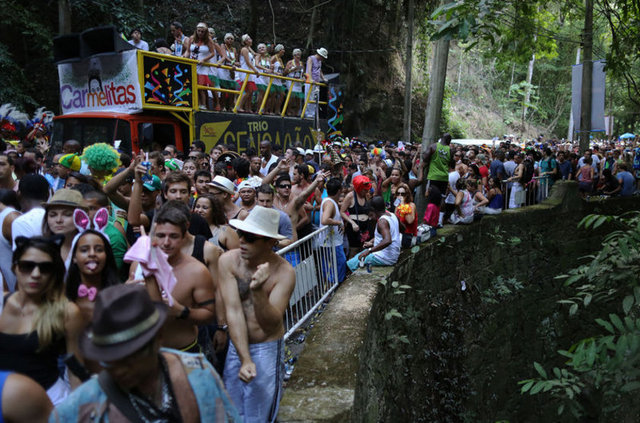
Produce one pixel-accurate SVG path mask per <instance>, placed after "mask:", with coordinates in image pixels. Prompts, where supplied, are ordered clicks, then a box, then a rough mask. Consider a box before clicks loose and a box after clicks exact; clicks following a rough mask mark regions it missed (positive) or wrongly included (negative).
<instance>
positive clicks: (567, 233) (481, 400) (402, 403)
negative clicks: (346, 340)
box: [353, 183, 639, 422]
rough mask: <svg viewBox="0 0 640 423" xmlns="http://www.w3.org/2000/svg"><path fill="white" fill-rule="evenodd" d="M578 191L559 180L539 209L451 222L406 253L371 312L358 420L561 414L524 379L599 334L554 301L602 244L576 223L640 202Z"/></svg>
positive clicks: (514, 418)
mask: <svg viewBox="0 0 640 423" xmlns="http://www.w3.org/2000/svg"><path fill="white" fill-rule="evenodd" d="M577 198H578V197H577V187H576V184H575V183H562V184H559V185H558V186H557V188H556V189H554V192H553V197H552V198H551V199H550V200H549V201H548V202H546V203H545V204H543V205H537V206H533V207H528V208H524V209H519V210H514V211H509V212H505V213H503V214H502V215H498V216H491V217H485V218H483V219H482V220H481V221H480V222H478V223H475V224H473V225H469V226H457V227H451V228H446V229H445V230H443V231H442V232H440V233H439V234H438V237H437V239H435V240H433V241H430V242H429V243H428V244H426V245H424V246H423V247H422V248H421V250H420V251H419V252H416V253H415V254H405V255H403V257H402V258H401V261H400V262H399V263H398V265H396V267H395V269H394V271H393V272H392V273H391V274H390V276H389V279H388V283H387V284H386V286H385V287H384V288H382V289H381V290H380V292H379V293H378V296H377V297H376V299H375V301H374V303H373V306H372V309H371V313H370V315H369V322H368V326H367V333H366V336H365V344H364V346H363V348H362V352H361V355H360V369H359V373H358V384H357V387H356V395H355V403H354V410H353V421H368V422H375V421H426V422H436V421H438V422H460V421H468V422H496V421H501V420H506V421H510V422H540V421H557V420H558V416H557V415H556V414H555V409H556V407H553V404H549V403H548V397H544V396H541V395H540V396H529V395H520V394H519V386H518V384H517V382H518V381H519V380H522V379H526V378H530V377H533V376H535V371H534V370H533V366H532V364H533V362H534V361H538V362H542V363H545V366H547V367H548V366H550V365H560V364H561V360H560V357H559V356H558V354H557V353H556V351H557V350H558V349H566V348H568V347H569V346H570V345H571V344H572V340H577V339H580V335H581V334H587V333H593V329H594V328H593V326H592V325H590V324H587V325H586V326H585V324H584V322H585V321H586V322H591V321H593V319H592V318H590V317H589V316H588V315H581V316H580V318H579V319H578V318H568V313H567V310H566V306H562V305H560V304H558V303H556V301H557V300H558V299H561V298H563V297H565V296H566V295H563V284H562V282H561V281H558V280H556V279H554V277H555V276H556V275H558V274H561V273H563V271H566V270H567V269H569V268H571V267H574V266H575V265H576V264H577V263H578V259H579V258H580V257H583V256H585V255H586V254H589V253H592V252H594V251H596V250H597V249H598V248H599V246H600V242H601V239H602V236H603V232H601V231H593V230H591V231H586V230H583V229H577V224H578V222H579V221H580V219H581V218H582V217H584V216H585V215H586V214H588V213H590V212H594V211H597V212H600V213H608V212H610V211H615V212H621V211H625V210H629V209H637V206H638V204H639V201H638V199H637V198H633V199H628V200H613V201H612V200H609V201H607V202H601V203H583V202H581V201H579V200H577V201H576V200H575V199H577ZM393 281H399V283H400V284H406V285H409V286H410V288H406V289H397V288H394V287H393V285H394V284H392V283H393ZM463 281H464V283H463ZM395 285H396V286H399V285H398V284H395ZM392 309H395V310H396V311H397V315H396V314H395V313H394V314H393V315H391V314H389V313H390V311H391V310H392ZM601 311H602V310H598V309H597V307H594V306H590V307H589V309H588V313H591V314H592V315H595V314H600V312H601ZM583 313H585V312H583ZM543 405H544V406H543Z"/></svg>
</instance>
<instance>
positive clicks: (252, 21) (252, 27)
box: [249, 0, 260, 38]
mask: <svg viewBox="0 0 640 423" xmlns="http://www.w3.org/2000/svg"><path fill="white" fill-rule="evenodd" d="M258 9H260V2H259V0H251V1H250V10H251V12H250V18H249V35H250V36H251V38H256V37H257V36H258V13H259V12H260V11H259V10H258Z"/></svg>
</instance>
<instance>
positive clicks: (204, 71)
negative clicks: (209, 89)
mask: <svg viewBox="0 0 640 423" xmlns="http://www.w3.org/2000/svg"><path fill="white" fill-rule="evenodd" d="M189 49H190V50H191V58H192V59H194V60H198V61H200V60H204V58H205V57H207V56H208V55H209V54H211V52H210V51H209V47H208V46H207V45H206V44H200V45H198V44H197V43H195V42H194V43H191V45H190V46H189ZM196 73H197V74H198V75H209V66H204V65H197V66H196Z"/></svg>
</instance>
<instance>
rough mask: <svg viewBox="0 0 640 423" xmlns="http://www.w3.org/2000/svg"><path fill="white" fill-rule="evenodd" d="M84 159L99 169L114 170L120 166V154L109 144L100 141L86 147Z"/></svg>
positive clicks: (92, 166) (91, 166) (92, 167)
mask: <svg viewBox="0 0 640 423" xmlns="http://www.w3.org/2000/svg"><path fill="white" fill-rule="evenodd" d="M82 160H84V161H85V162H86V163H87V166H89V167H90V168H91V169H94V170H97V171H108V170H114V169H116V168H117V167H118V166H120V154H119V153H118V152H117V151H116V150H115V149H114V148H113V147H112V146H110V145H109V144H105V143H103V142H102V143H98V144H93V145H90V146H89V147H87V148H85V149H84V153H83V154H82Z"/></svg>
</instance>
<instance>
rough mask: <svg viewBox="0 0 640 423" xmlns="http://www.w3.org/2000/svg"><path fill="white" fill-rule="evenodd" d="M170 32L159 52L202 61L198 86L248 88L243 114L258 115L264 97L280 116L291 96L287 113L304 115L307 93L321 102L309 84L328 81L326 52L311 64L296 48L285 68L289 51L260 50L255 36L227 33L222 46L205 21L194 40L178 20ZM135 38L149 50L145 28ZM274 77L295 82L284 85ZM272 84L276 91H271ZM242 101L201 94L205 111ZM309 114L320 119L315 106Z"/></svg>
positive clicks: (319, 52)
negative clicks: (237, 38) (289, 94)
mask: <svg viewBox="0 0 640 423" xmlns="http://www.w3.org/2000/svg"><path fill="white" fill-rule="evenodd" d="M170 30H171V39H170V40H169V41H170V42H167V40H166V39H164V38H159V39H157V40H155V42H154V46H153V47H154V50H155V51H156V52H157V53H161V54H168V55H174V56H179V57H186V58H190V59H194V60H197V61H198V64H197V67H196V73H197V75H198V85H202V86H205V87H214V88H221V89H225V90H233V91H238V90H240V88H241V87H242V86H244V91H243V93H242V98H241V99H240V103H239V107H238V109H237V112H239V113H256V112H258V111H259V108H260V107H261V105H262V103H263V100H264V97H265V96H267V99H266V101H265V107H264V110H263V113H264V114H267V115H272V114H276V115H279V114H281V112H282V107H283V103H284V99H285V98H286V93H287V92H288V91H291V97H290V101H289V104H288V106H287V110H286V114H287V116H296V115H297V116H299V115H300V113H301V107H302V104H303V99H304V98H305V92H306V90H312V94H311V95H312V98H311V100H315V99H317V95H318V90H317V86H310V84H309V82H310V81H313V82H326V81H325V77H324V74H323V73H322V62H323V61H324V60H326V59H327V58H328V57H329V53H328V51H327V50H326V49H325V48H319V49H317V50H316V51H315V53H314V54H312V55H310V56H309V57H308V58H307V59H306V61H303V60H302V50H301V49H299V48H296V49H293V51H292V53H291V56H292V57H291V59H290V60H288V61H286V63H285V61H284V60H283V59H284V57H285V55H286V49H285V46H283V45H282V44H276V45H272V44H270V43H259V44H258V45H257V46H256V47H255V50H254V47H253V46H254V44H253V39H252V38H251V36H249V34H244V35H242V36H241V37H240V38H239V43H237V42H236V37H235V36H234V35H233V34H232V33H226V34H225V35H224V37H223V38H222V42H221V43H220V42H218V39H217V38H216V32H215V30H214V29H213V28H211V27H209V26H208V25H207V24H205V23H204V22H200V23H199V24H198V25H196V28H195V31H194V32H193V34H192V35H191V36H187V35H185V34H184V28H183V26H182V24H181V23H180V22H177V21H176V22H172V23H171V25H170ZM130 37H131V39H130V40H129V43H130V44H131V45H133V46H135V47H136V48H139V49H142V50H149V44H148V43H147V42H145V41H144V40H142V39H141V31H140V29H137V28H136V29H134V30H133V31H131V33H130ZM222 66H224V67H222ZM248 72H251V73H248ZM247 75H248V79H247V82H246V85H245V84H244V82H245V77H247ZM270 75H276V76H279V77H287V78H290V79H286V80H283V79H279V78H273V77H270ZM270 82H271V87H270V88H269V91H268V92H267V88H268V86H269V83H270ZM305 82H306V84H305ZM236 100H237V95H236V94H235V93H230V92H221V91H211V90H204V89H202V90H199V104H200V108H202V109H210V110H216V111H221V110H222V111H232V110H233V109H234V107H235V104H236ZM305 114H306V115H308V116H310V117H312V116H314V114H315V105H314V104H311V105H309V106H308V110H307V111H306V112H305Z"/></svg>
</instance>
